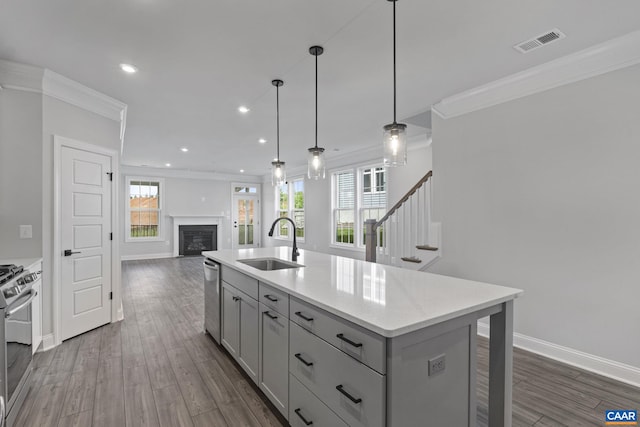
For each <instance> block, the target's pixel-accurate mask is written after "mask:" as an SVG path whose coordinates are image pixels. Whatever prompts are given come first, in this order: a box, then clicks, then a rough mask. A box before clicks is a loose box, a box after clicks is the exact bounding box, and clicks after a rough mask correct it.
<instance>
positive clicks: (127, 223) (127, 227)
mask: <svg viewBox="0 0 640 427" xmlns="http://www.w3.org/2000/svg"><path fill="white" fill-rule="evenodd" d="M132 181H143V182H144V181H148V182H157V183H158V186H159V189H158V198H159V200H160V203H158V209H153V211H156V210H157V212H158V235H157V236H153V237H132V236H131V212H134V211H135V209H133V210H132V209H131V203H130V198H131V193H130V191H131V182H132ZM164 185H165V184H164V178H159V177H151V176H126V177H125V191H124V193H125V219H124V240H125V242H127V243H135V242H138V243H147V242H161V241H163V240H164V216H163V214H162V213H163V212H164V198H165V191H164ZM148 210H149V209H148Z"/></svg>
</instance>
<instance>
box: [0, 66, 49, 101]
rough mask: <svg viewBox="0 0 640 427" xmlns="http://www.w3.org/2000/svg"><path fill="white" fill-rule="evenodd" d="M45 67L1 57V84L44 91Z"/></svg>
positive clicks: (23, 89) (13, 87) (39, 91)
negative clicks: (19, 62)
mask: <svg viewBox="0 0 640 427" xmlns="http://www.w3.org/2000/svg"><path fill="white" fill-rule="evenodd" d="M43 77H44V69H42V68H39V67H34V66H32V65H26V64H18V63H17V62H11V61H7V60H4V59H0V86H2V88H4V89H14V90H21V91H25V92H36V93H42V78H43Z"/></svg>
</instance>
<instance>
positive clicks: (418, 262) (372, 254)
mask: <svg viewBox="0 0 640 427" xmlns="http://www.w3.org/2000/svg"><path fill="white" fill-rule="evenodd" d="M431 175H432V172H431V171H429V172H428V173H427V174H426V175H425V176H424V177H422V178H421V179H420V180H419V181H418V182H417V183H416V185H414V186H413V187H412V188H411V190H409V191H408V192H407V194H405V195H404V196H403V197H402V198H401V199H400V201H398V203H396V204H395V205H394V206H393V207H392V208H391V209H390V210H389V212H387V213H386V214H385V215H384V216H383V217H382V218H381V219H380V220H379V221H376V220H375V219H369V220H366V221H365V247H366V249H365V254H366V255H365V259H366V260H367V261H370V262H378V263H381V264H388V265H395V266H397V267H403V268H409V269H411V270H426V269H427V268H428V267H429V266H430V265H431V264H433V263H434V262H435V261H436V260H437V259H438V258H439V257H440V250H439V242H440V224H438V223H432V222H431Z"/></svg>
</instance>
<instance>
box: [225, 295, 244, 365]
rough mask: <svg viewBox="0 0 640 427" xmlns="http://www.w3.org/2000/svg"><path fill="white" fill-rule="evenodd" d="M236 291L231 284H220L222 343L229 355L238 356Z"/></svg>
mask: <svg viewBox="0 0 640 427" xmlns="http://www.w3.org/2000/svg"><path fill="white" fill-rule="evenodd" d="M236 293H237V291H236V289H235V288H234V287H233V286H230V285H228V284H226V283H223V284H222V316H221V317H222V345H223V346H224V348H226V349H227V351H228V352H229V353H231V356H233V357H234V358H236V359H237V358H238V349H239V347H240V341H239V340H240V335H239V329H238V327H239V324H240V317H239V314H240V308H239V301H240V300H239V299H238V296H237V295H236Z"/></svg>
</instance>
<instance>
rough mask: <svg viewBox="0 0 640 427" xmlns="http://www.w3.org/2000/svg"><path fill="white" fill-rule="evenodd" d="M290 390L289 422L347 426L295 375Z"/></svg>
mask: <svg viewBox="0 0 640 427" xmlns="http://www.w3.org/2000/svg"><path fill="white" fill-rule="evenodd" d="M289 390H290V393H291V401H290V402H291V405H290V406H289V408H290V409H289V424H290V425H291V426H292V427H306V426H310V425H312V426H314V427H347V423H345V422H344V421H342V420H341V419H340V418H339V417H338V416H337V415H336V414H334V413H333V412H332V411H331V409H329V408H328V407H327V405H325V404H324V403H322V402H321V401H320V399H318V398H317V397H316V396H315V395H314V394H313V393H311V392H310V391H309V390H308V389H307V388H306V387H305V386H303V385H302V383H300V381H298V380H297V379H296V377H294V376H293V375H290V376H289ZM416 425H418V424H416Z"/></svg>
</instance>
